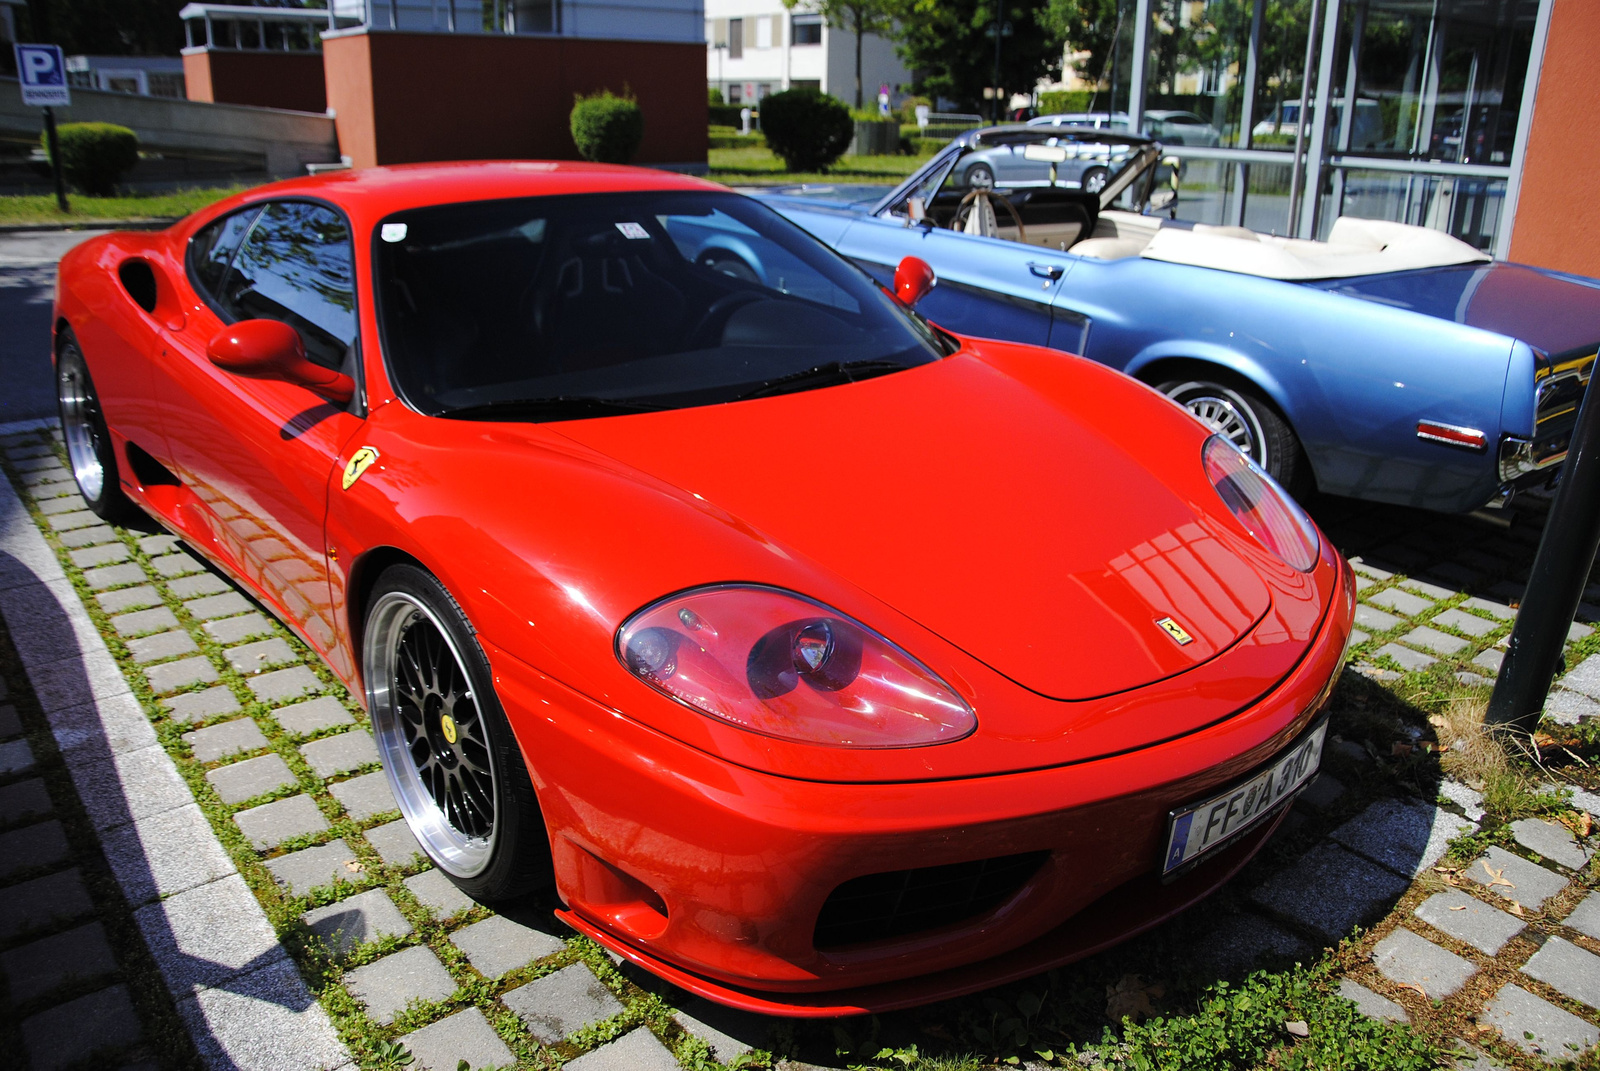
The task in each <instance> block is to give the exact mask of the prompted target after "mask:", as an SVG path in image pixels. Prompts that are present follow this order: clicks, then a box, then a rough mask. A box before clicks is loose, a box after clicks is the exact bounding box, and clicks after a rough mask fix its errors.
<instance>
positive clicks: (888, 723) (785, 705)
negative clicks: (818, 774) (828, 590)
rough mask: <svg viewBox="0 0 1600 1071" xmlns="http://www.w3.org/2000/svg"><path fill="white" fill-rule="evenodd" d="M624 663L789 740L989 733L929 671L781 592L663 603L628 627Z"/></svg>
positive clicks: (712, 594)
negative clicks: (982, 730) (977, 729)
mask: <svg viewBox="0 0 1600 1071" xmlns="http://www.w3.org/2000/svg"><path fill="white" fill-rule="evenodd" d="M617 657H618V658H619V659H620V660H621V661H622V664H623V665H624V666H626V667H627V668H628V670H629V672H631V673H633V675H634V676H636V677H638V678H639V679H640V680H642V681H644V682H645V683H646V684H648V685H650V686H651V687H652V688H655V689H656V690H658V691H660V692H663V693H665V694H666V695H668V696H670V697H671V698H673V699H676V700H677V701H678V702H680V703H683V704H685V705H686V706H690V707H693V708H695V709H696V710H698V711H701V712H702V713H705V714H709V715H711V716H712V717H714V718H721V719H722V720H723V721H726V722H729V723H731V724H733V725H737V726H739V727H740V728H742V729H749V730H751V731H752V732H758V733H764V734H766V735H767V736H775V737H779V738H781V739H784V740H797V741H800V742H802V743H807V744H826V745H828V746H831V747H852V748H888V747H921V746H923V745H926V744H940V743H944V742H946V741H949V740H959V739H961V738H962V737H964V736H966V735H967V734H968V733H970V732H972V730H973V729H974V728H975V727H976V726H977V718H976V717H975V716H974V714H973V712H972V708H971V707H970V706H969V705H968V704H967V703H966V701H965V700H963V699H962V698H961V697H960V696H959V695H957V694H956V692H955V690H954V689H952V688H951V687H950V686H949V685H948V684H946V683H945V682H944V681H942V680H940V679H939V677H938V675H937V674H935V673H934V672H933V671H932V670H930V669H929V668H928V667H927V666H924V665H923V664H922V663H921V662H918V661H917V660H916V659H915V658H913V657H911V656H910V655H909V654H907V653H906V652H905V651H903V650H901V649H900V648H899V647H897V646H895V645H894V644H892V643H890V642H889V641H888V640H886V639H884V638H883V637H882V636H880V635H878V634H877V633H876V632H874V631H872V630H871V629H869V628H867V627H866V626H865V625H863V624H861V623H860V622H857V621H852V620H851V619H850V618H848V617H845V616H844V615H842V614H840V613H838V612H837V611H835V610H832V609H830V608H829V607H827V606H824V605H822V604H821V603H818V602H814V601H812V600H811V599H807V598H805V597H803V596H800V595H796V594H793V593H791V592H787V591H781V590H779V589H777V588H769V587H761V586H759V585H754V584H717V585H713V586H711V587H704V588H696V589H694V590H691V591H687V592H684V593H682V594H679V595H673V596H670V597H669V598H665V599H662V600H660V601H659V602H656V603H653V604H651V605H649V606H646V607H645V608H644V609H642V610H640V611H639V612H638V613H636V614H634V615H633V616H632V617H630V618H629V619H628V620H627V621H626V622H624V623H623V626H622V628H621V629H620V630H618V632H617Z"/></svg>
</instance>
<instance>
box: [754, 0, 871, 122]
mask: <svg viewBox="0 0 1600 1071" xmlns="http://www.w3.org/2000/svg"><path fill="white" fill-rule="evenodd" d="M783 6H784V7H786V8H788V9H789V10H790V11H793V10H794V9H795V8H796V7H799V8H801V9H802V10H805V11H815V12H816V13H817V14H819V15H821V16H822V17H823V19H824V20H825V21H826V22H827V24H828V25H829V26H832V27H833V28H834V29H836V30H843V31H844V32H845V33H849V34H854V35H855V39H856V107H857V108H860V107H862V103H861V101H862V96H861V39H862V38H863V37H865V36H866V35H867V34H869V33H870V34H876V35H877V36H879V37H888V36H890V35H891V34H892V33H893V32H894V16H895V12H896V10H897V9H898V7H899V5H898V4H896V3H895V2H894V0H783Z"/></svg>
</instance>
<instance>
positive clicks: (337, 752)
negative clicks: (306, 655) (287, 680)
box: [300, 670, 378, 777]
mask: <svg viewBox="0 0 1600 1071" xmlns="http://www.w3.org/2000/svg"><path fill="white" fill-rule="evenodd" d="M307 672H309V670H308V671H307ZM300 754H302V755H304V756H305V757H306V762H308V763H310V765H311V768H312V769H313V770H315V771H316V774H317V776H318V777H333V776H335V775H336V774H342V773H348V772H349V771H351V770H354V769H357V768H359V767H362V766H365V765H366V764H367V763H369V762H377V761H378V745H377V744H375V743H373V741H372V734H371V733H369V732H365V731H363V730H361V729H353V730H351V731H350V732H348V733H340V734H339V735H338V736H325V737H323V738H322V739H321V740H313V741H311V743H309V744H301V745H300Z"/></svg>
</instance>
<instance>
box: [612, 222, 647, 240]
mask: <svg viewBox="0 0 1600 1071" xmlns="http://www.w3.org/2000/svg"><path fill="white" fill-rule="evenodd" d="M617 230H619V231H621V232H622V236H623V237H624V238H648V237H650V232H649V231H647V230H645V229H644V228H643V227H641V226H639V224H637V223H619V224H617Z"/></svg>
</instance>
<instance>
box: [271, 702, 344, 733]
mask: <svg viewBox="0 0 1600 1071" xmlns="http://www.w3.org/2000/svg"><path fill="white" fill-rule="evenodd" d="M272 716H273V717H274V718H276V719H278V724H279V725H281V726H283V729H284V731H285V732H289V733H294V734H295V735H296V736H308V735H310V734H311V733H315V732H320V731H321V730H323V729H329V728H332V727H333V726H335V725H349V724H351V723H352V722H353V721H354V719H353V718H351V717H350V712H349V711H348V710H346V709H345V708H344V704H343V703H341V702H339V701H338V700H337V699H335V698H334V697H333V696H331V695H324V696H320V697H318V698H316V699H311V700H307V701H306V702H304V703H293V704H290V705H289V706H286V707H279V708H278V709H276V710H274V711H273V712H272Z"/></svg>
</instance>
